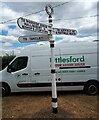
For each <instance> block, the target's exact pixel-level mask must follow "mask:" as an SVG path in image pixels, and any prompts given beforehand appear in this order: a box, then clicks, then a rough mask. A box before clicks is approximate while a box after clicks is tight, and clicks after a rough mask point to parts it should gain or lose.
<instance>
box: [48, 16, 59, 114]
mask: <svg viewBox="0 0 99 120" xmlns="http://www.w3.org/2000/svg"><path fill="white" fill-rule="evenodd" d="M52 26H53V25H52V16H51V15H49V25H48V35H49V39H50V41H49V42H50V48H51V79H52V111H53V113H55V114H56V113H57V112H58V108H57V90H56V74H55V73H56V71H55V64H54V61H55V59H54V40H52V38H53V35H52V34H53V33H52V32H53V31H52Z"/></svg>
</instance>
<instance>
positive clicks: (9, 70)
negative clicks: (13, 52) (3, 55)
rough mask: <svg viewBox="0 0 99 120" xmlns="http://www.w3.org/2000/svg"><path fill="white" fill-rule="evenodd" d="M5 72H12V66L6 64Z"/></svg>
mask: <svg viewBox="0 0 99 120" xmlns="http://www.w3.org/2000/svg"><path fill="white" fill-rule="evenodd" d="M7 72H8V73H11V72H12V67H11V65H8V67H7Z"/></svg>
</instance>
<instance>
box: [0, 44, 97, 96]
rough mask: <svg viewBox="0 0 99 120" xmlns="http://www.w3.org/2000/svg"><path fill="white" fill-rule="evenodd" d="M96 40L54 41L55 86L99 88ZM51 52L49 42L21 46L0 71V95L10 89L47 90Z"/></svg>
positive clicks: (92, 91)
mask: <svg viewBox="0 0 99 120" xmlns="http://www.w3.org/2000/svg"><path fill="white" fill-rule="evenodd" d="M97 48H98V42H71V43H64V44H62V43H60V44H56V45H55V67H56V82H57V83H56V84H57V90H59V91H65V90H85V92H86V93H87V94H90V95H95V94H97V93H98V91H99V78H98V70H99V66H98V60H97V59H98V55H99V52H98V51H97ZM50 57H51V53H50V47H49V45H32V46H29V47H26V48H25V49H23V50H22V51H21V53H20V55H19V56H17V57H16V58H15V59H14V60H13V61H12V62H11V63H10V64H9V65H8V66H7V67H6V68H5V69H4V70H2V71H1V73H0V74H1V76H2V78H1V79H0V80H1V84H2V86H1V89H2V96H5V95H8V94H9V93H10V92H25V91H51V81H52V80H51V67H50V66H51V58H50Z"/></svg>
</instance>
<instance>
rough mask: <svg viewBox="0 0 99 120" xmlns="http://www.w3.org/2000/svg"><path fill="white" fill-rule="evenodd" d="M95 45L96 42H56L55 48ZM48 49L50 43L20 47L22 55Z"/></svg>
mask: <svg viewBox="0 0 99 120" xmlns="http://www.w3.org/2000/svg"><path fill="white" fill-rule="evenodd" d="M94 46H97V42H68V43H65V42H64V43H56V44H55V48H56V49H60V48H71V49H74V48H78V47H79V48H87V47H94ZM48 49H50V44H48V42H47V44H31V45H28V46H26V47H25V48H24V49H22V51H21V53H20V54H22V55H24V54H28V55H29V54H30V53H31V52H33V51H40V50H48Z"/></svg>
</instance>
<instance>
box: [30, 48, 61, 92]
mask: <svg viewBox="0 0 99 120" xmlns="http://www.w3.org/2000/svg"><path fill="white" fill-rule="evenodd" d="M55 54H56V55H58V54H59V51H58V50H55ZM56 80H57V82H58V83H60V82H61V75H60V74H57V73H56ZM31 83H32V86H33V87H32V90H37V91H51V89H52V88H51V86H52V85H51V84H52V79H51V59H50V50H49V51H48V50H41V51H36V52H35V54H34V55H32V56H31ZM57 89H58V90H59V89H60V90H61V86H60V85H59V84H58V86H57Z"/></svg>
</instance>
